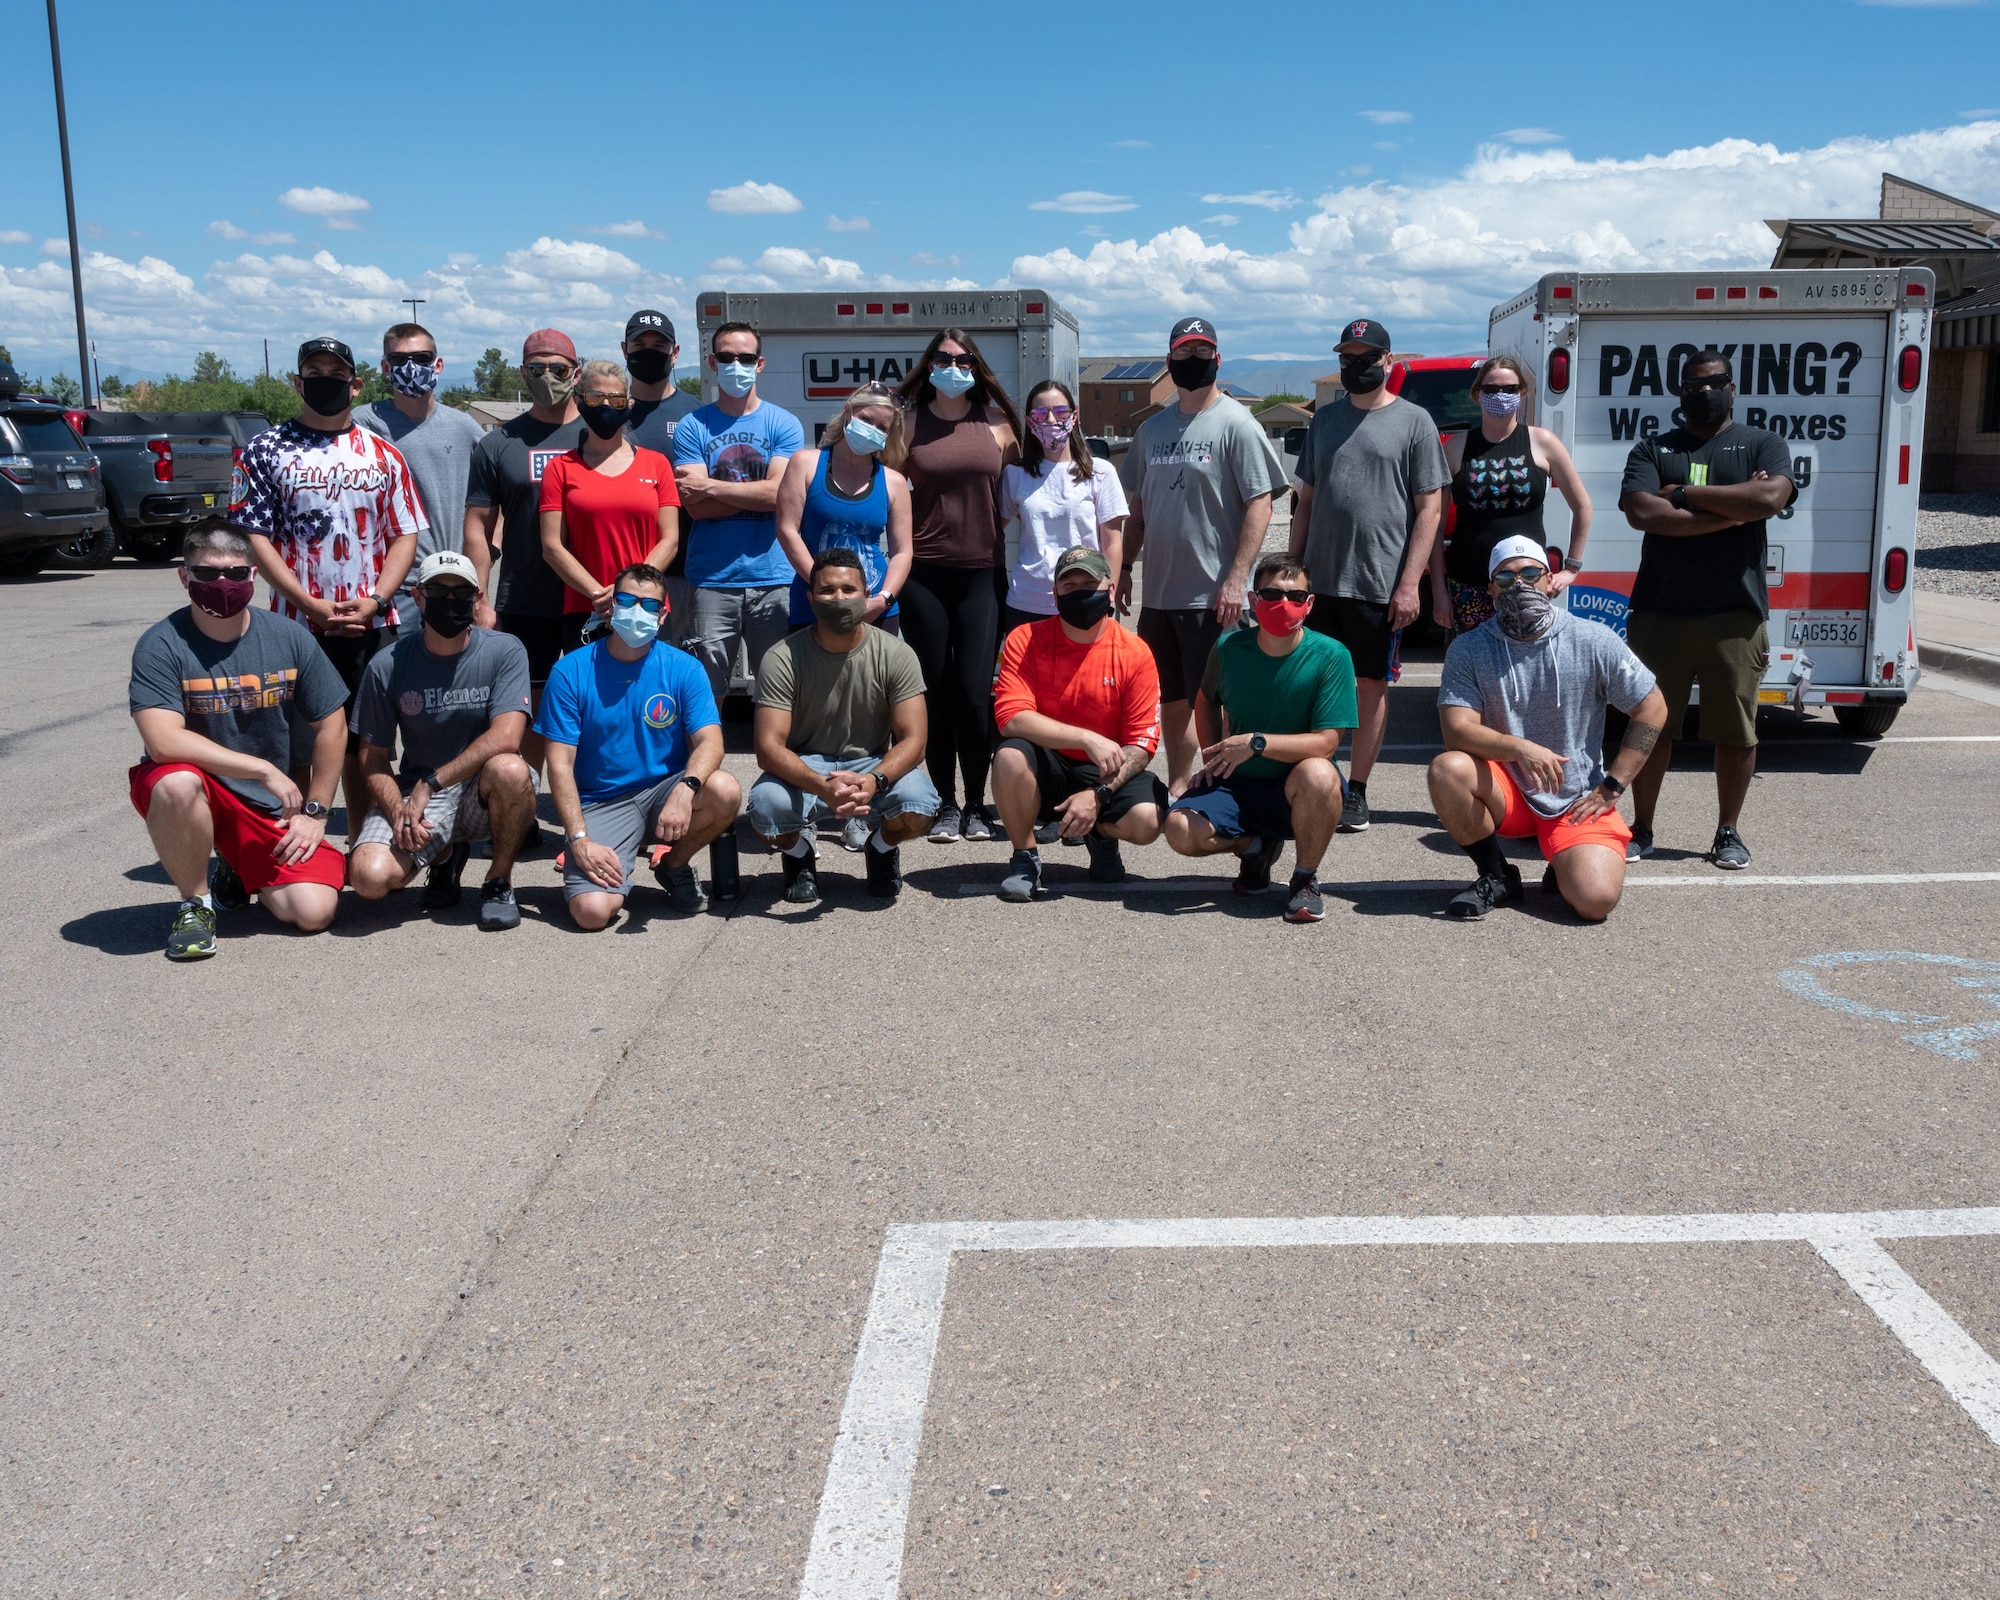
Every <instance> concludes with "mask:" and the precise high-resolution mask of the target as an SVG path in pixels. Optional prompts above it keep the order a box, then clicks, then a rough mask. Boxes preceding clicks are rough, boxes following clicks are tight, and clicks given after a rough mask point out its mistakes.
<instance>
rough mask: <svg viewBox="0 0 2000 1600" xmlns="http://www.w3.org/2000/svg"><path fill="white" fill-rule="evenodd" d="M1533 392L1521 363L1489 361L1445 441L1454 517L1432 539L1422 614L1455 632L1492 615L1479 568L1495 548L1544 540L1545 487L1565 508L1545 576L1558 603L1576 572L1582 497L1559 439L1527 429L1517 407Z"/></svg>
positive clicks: (1586, 522)
mask: <svg viewBox="0 0 2000 1600" xmlns="http://www.w3.org/2000/svg"><path fill="white" fill-rule="evenodd" d="M1532 387H1533V386H1532V383H1531V380H1530V379H1529V377H1528V373H1527V369H1526V368H1525V367H1523V366H1522V364H1521V363H1520V362H1518V361H1516V360H1515V359H1514V358H1513V357H1512V356H1494V357H1492V358H1491V359H1489V360H1487V361H1485V362H1483V363H1482V364H1481V365H1480V366H1479V367H1478V369H1477V370H1476V371H1474V373H1473V375H1472V394H1473V398H1474V399H1475V400H1477V401H1478V402H1479V410H1480V413H1481V414H1480V419H1479V426H1478V427H1477V428H1473V429H1470V430H1469V431H1467V432H1465V433H1448V434H1446V435H1445V439H1444V453H1445V462H1446V464H1447V465H1448V466H1450V468H1451V501H1452V509H1453V513H1454V518H1455V521H1454V525H1453V528H1452V535H1451V539H1450V541H1449V543H1448V544H1447V542H1446V541H1444V540H1442V539H1440V540H1439V541H1438V542H1437V543H1436V544H1435V545H1433V546H1432V547H1431V615H1432V616H1433V618H1434V619H1435V620H1436V621H1437V623H1438V625H1439V626H1440V627H1448V628H1450V629H1452V630H1453V632H1455V633H1465V632H1467V631H1468V630H1469V629H1472V628H1476V627H1478V626H1479V625H1480V624H1481V623H1482V622H1484V621H1485V620H1486V619H1487V618H1488V617H1490V616H1492V615H1493V601H1492V599H1491V598H1490V597H1489V595H1488V592H1487V581H1486V564H1487V558H1488V557H1489V556H1491V555H1492V553H1493V547H1494V546H1495V545H1497V544H1498V543H1499V542H1500V541H1501V540H1502V539H1510V538H1513V537H1515V536H1516V535H1521V536H1525V537H1527V538H1531V539H1534V540H1535V541H1536V542H1537V543H1546V542H1547V541H1546V540H1544V539H1543V536H1542V503H1543V501H1544V500H1545V499H1546V498H1547V495H1548V490H1549V485H1550V484H1554V485H1555V487H1556V490H1557V492H1558V493H1560V494H1561V495H1562V497H1563V498H1564V499H1565V500H1567V501H1568V502H1569V510H1570V535H1569V544H1570V547H1569V554H1568V558H1567V559H1566V560H1565V561H1564V563H1563V567H1564V570H1563V571H1561V572H1558V573H1557V574H1556V575H1555V580H1554V592H1555V594H1556V595H1557V596H1558V598H1559V599H1560V597H1561V595H1562V591H1563V590H1564V589H1566V588H1568V587H1569V585H1570V584H1572V583H1574V582H1575V581H1576V575H1577V573H1579V572H1580V571H1582V570H1583V550H1584V546H1585V545H1586V544H1587V543H1588V542H1589V540H1590V496H1589V495H1588V494H1587V493H1586V492H1585V491H1584V487H1583V480H1582V478H1580V477H1579V476H1578V475H1577V471H1576V464H1575V463H1574V462H1572V461H1571V460H1570V455H1569V451H1567V450H1566V449H1564V448H1563V442H1562V440H1560V439H1558V438H1557V437H1556V436H1555V435H1554V434H1553V433H1551V432H1549V430H1548V429H1547V428H1533V427H1530V426H1529V425H1528V422H1527V419H1526V417H1525V416H1524V415H1523V411H1524V409H1525V407H1526V405H1527V403H1528V399H1529V396H1530V392H1531V390H1532ZM1563 603H1565V604H1566V603H1567V602H1563Z"/></svg>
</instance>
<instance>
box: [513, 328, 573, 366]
mask: <svg viewBox="0 0 2000 1600" xmlns="http://www.w3.org/2000/svg"><path fill="white" fill-rule="evenodd" d="M530 356H561V357H562V358H563V359H564V360H565V361H574V360H575V359H576V346H575V345H573V344H571V343H570V342H569V335H568V334H566V333H563V332H560V331H559V330H557V329H555V328H537V329H536V330H535V331H534V332H533V333H531V334H529V335H528V337H527V338H525V339H523V340H522V341H521V359H522V360H523V361H526V360H527V359H528V357H530Z"/></svg>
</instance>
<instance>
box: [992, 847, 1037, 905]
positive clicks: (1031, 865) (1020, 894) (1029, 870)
mask: <svg viewBox="0 0 2000 1600" xmlns="http://www.w3.org/2000/svg"><path fill="white" fill-rule="evenodd" d="M1041 892H1042V858H1041V857H1040V856H1038V855H1037V854H1035V852H1034V851H1032V850H1016V851H1015V852H1014V859H1013V860H1011V861H1009V862H1008V863H1007V876H1006V877H1004V878H1002V879H1001V880H1000V898H1001V899H1002V900H1012V901H1014V902H1016V903H1022V902H1026V901H1029V900H1033V899H1034V898H1035V897H1036V896H1038V895H1039V894H1041Z"/></svg>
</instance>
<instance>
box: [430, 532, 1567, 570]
mask: <svg viewBox="0 0 2000 1600" xmlns="http://www.w3.org/2000/svg"><path fill="white" fill-rule="evenodd" d="M1522 556H1526V557H1527V558H1528V559H1529V560H1530V561H1539V562H1540V563H1541V564H1542V565H1543V566H1545V567H1546V566H1547V565H1548V564H1549V552H1548V550H1547V548H1546V547H1545V546H1544V545H1543V544H1542V541H1541V540H1539V539H1530V538H1529V537H1528V536H1527V535H1526V534H1525V533H1517V534H1515V535H1513V536H1512V537H1511V538H1507V539H1502V540H1501V541H1500V542H1499V543H1498V544H1496V545H1495V546H1494V547H1493V553H1492V554H1491V555H1490V556H1488V557H1487V558H1486V576H1487V577H1489V578H1490V577H1492V576H1493V574H1494V573H1496V572H1498V571H1499V570H1500V564H1501V563H1502V562H1503V561H1518V560H1520V559H1521V557H1522ZM436 559H437V557H436V556H432V557H431V560H433V561H435V560H436ZM460 559H461V560H463V559H464V558H463V557H460ZM466 564H467V565H468V566H470V565H471V563H470V562H467V563H466Z"/></svg>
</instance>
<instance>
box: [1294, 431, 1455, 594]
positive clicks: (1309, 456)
mask: <svg viewBox="0 0 2000 1600" xmlns="http://www.w3.org/2000/svg"><path fill="white" fill-rule="evenodd" d="M1299 481H1300V482H1302V483H1304V484H1305V485H1306V486H1307V487H1308V488H1310V489H1311V490H1312V494H1313V502H1312V522H1311V525H1310V526H1309V527H1308V528H1307V530H1306V569H1307V571H1308V572H1309V573H1310V574H1311V575H1312V586H1313V592H1314V593H1315V594H1334V595H1344V596H1346V597H1347V598H1348V599H1351V600H1366V601H1368V602H1369V603H1370V604H1372V605H1378V606H1379V605H1387V604H1388V603H1389V599H1390V597H1391V596H1392V595H1394V594H1395V592H1396V580H1397V579H1398V578H1399V577H1401V576H1402V572H1403V560H1404V557H1406V556H1407V555H1408V554H1409V550H1410V529H1411V528H1412V527H1413V526H1414V525H1415V523H1416V520H1417V515H1416V508H1415V507H1414V506H1413V505H1412V504H1411V500H1412V497H1414V496H1416V495H1420V494H1428V493H1429V492H1430V491H1431V490H1433V489H1442V488H1443V487H1444V486H1445V485H1446V484H1447V483H1449V482H1451V468H1450V467H1448V466H1446V465H1445V459H1444V445H1443V444H1442V443H1441V442H1440V441H1439V439H1438V431H1437V424H1436V423H1435V422H1433V421H1432V420H1431V415H1430V413H1429V412H1428V411H1426V410H1424V408H1423V407H1422V406H1420V405H1416V404H1413V403H1412V402H1411V401H1408V400H1405V399H1403V398H1402V396H1400V395H1398V396H1397V397H1396V398H1395V399H1393V400H1391V401H1390V402H1389V403H1388V404H1387V405H1386V406H1382V407H1380V408H1379V409H1377V410H1374V411H1363V410H1362V409H1361V408H1360V407H1359V406H1357V405H1355V404H1354V403H1353V402H1352V401H1350V400H1348V399H1346V398H1345V397H1343V398H1341V399H1339V400H1336V401H1334V402H1332V403H1331V404H1330V405H1326V406H1322V407H1321V408H1320V409H1319V410H1318V411H1317V412H1315V413H1314V415H1313V419H1312V426H1311V427H1310V428H1308V429H1307V430H1306V441H1305V443H1304V444H1303V445H1301V446H1300V447H1299Z"/></svg>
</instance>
